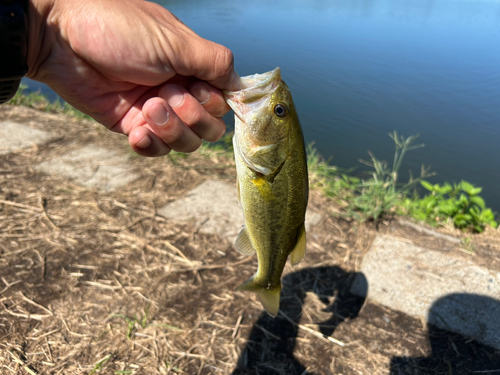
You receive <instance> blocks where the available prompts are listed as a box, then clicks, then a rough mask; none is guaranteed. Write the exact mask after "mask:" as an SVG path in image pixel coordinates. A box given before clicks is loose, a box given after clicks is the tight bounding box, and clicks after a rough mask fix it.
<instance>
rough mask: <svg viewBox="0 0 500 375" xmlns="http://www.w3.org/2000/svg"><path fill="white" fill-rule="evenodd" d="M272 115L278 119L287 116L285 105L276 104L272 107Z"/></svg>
mask: <svg viewBox="0 0 500 375" xmlns="http://www.w3.org/2000/svg"><path fill="white" fill-rule="evenodd" d="M274 113H275V114H276V116H278V117H285V116H286V115H287V114H288V108H287V107H286V105H284V104H281V103H278V104H276V105H275V106H274Z"/></svg>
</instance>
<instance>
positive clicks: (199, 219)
mask: <svg viewBox="0 0 500 375" xmlns="http://www.w3.org/2000/svg"><path fill="white" fill-rule="evenodd" d="M158 214H159V215H162V216H163V217H165V218H168V219H172V220H177V221H181V222H182V221H187V220H195V223H196V225H197V226H198V227H199V230H200V232H202V233H210V234H216V235H218V236H220V237H222V238H227V239H228V240H229V241H231V242H233V243H234V241H235V240H236V237H237V236H238V234H239V233H240V230H241V228H242V226H243V224H244V223H245V219H244V218H243V212H242V210H241V207H240V205H239V203H238V198H237V196H236V184H227V183H224V182H221V181H215V180H208V181H205V182H203V183H202V184H201V185H199V186H197V187H196V188H194V189H193V190H192V191H191V192H189V193H188V195H187V196H186V197H185V198H183V199H178V200H176V201H175V202H172V203H169V204H168V205H166V206H164V207H162V208H160V209H159V210H158ZM321 219H322V216H321V215H320V214H319V213H317V212H314V211H311V210H307V212H306V230H308V229H309V228H310V227H311V226H314V225H317V224H318V223H319V222H320V221H321Z"/></svg>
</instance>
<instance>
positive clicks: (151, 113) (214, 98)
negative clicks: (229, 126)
mask: <svg viewBox="0 0 500 375" xmlns="http://www.w3.org/2000/svg"><path fill="white" fill-rule="evenodd" d="M229 109H230V108H229V106H228V105H227V104H226V102H225V100H224V98H223V96H222V93H221V92H220V90H218V89H216V88H215V87H213V86H211V85H210V84H207V83H206V82H195V83H194V84H192V85H191V86H190V87H189V91H188V90H187V89H185V88H184V87H182V86H179V85H173V84H168V85H165V86H164V87H163V88H162V89H161V90H160V91H159V94H158V97H153V98H151V99H149V100H147V101H146V102H145V103H144V105H143V108H142V115H143V118H144V120H145V121H146V122H147V124H148V125H147V126H141V127H140V129H139V128H136V129H134V130H133V131H131V132H130V134H129V143H130V145H131V147H132V148H133V149H134V151H136V152H137V153H138V154H140V155H145V156H160V155H165V154H167V153H168V152H170V150H171V149H173V150H175V151H179V152H192V151H195V150H196V149H197V148H198V147H199V146H200V145H201V142H202V139H205V140H207V141H210V142H213V141H216V140H218V139H220V137H222V135H224V132H225V130H226V125H225V124H224V121H223V120H222V119H221V118H220V117H222V116H224V115H225V114H226V113H227V112H228V111H229Z"/></svg>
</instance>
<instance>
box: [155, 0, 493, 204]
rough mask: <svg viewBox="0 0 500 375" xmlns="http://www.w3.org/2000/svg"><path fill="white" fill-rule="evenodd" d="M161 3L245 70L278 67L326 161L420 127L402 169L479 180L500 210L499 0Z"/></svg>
mask: <svg viewBox="0 0 500 375" xmlns="http://www.w3.org/2000/svg"><path fill="white" fill-rule="evenodd" d="M158 2H159V3H160V4H162V5H164V6H166V7H167V8H168V9H169V10H171V11H172V12H173V13H174V14H176V15H177V16H178V17H179V18H180V19H181V20H182V21H183V22H184V23H186V24H187V25H188V26H190V27H191V28H192V29H193V30H194V31H196V32H197V33H198V34H200V35H201V36H203V37H205V38H207V39H210V40H213V41H216V42H218V43H221V44H223V45H225V46H227V47H229V48H230V49H231V50H232V51H233V53H234V55H235V61H236V69H237V71H238V72H239V73H240V75H247V74H253V73H262V72H265V71H268V70H271V69H274V68H275V67H276V66H280V67H281V68H282V73H283V77H284V79H285V80H286V82H287V84H288V86H289V87H290V88H291V90H292V93H293V96H294V101H295V103H296V106H297V108H298V111H299V116H300V119H301V122H302V126H303V128H304V133H305V138H306V142H311V141H314V142H315V143H316V147H317V148H318V149H319V151H320V153H321V154H322V155H324V156H325V157H327V158H328V157H331V158H332V161H331V162H332V164H335V165H338V166H341V167H345V168H350V167H353V166H359V169H360V170H364V169H365V168H366V167H364V166H362V165H361V164H360V163H359V162H358V159H359V158H365V159H366V158H368V155H367V151H368V150H371V151H372V152H374V154H375V155H376V156H377V157H378V158H380V159H385V160H388V161H391V160H392V157H393V150H394V146H393V143H392V140H391V139H390V138H389V137H388V133H389V132H391V131H392V130H397V131H398V132H399V133H400V134H403V135H411V134H416V133H419V134H421V137H420V141H421V142H424V143H425V144H426V147H425V148H424V149H420V150H416V151H413V152H410V153H409V154H408V157H407V159H406V162H405V164H404V165H403V168H404V169H409V168H411V169H412V170H413V171H414V172H415V174H418V172H419V169H420V165H421V164H422V163H424V164H426V165H431V166H432V170H433V171H435V172H437V173H438V175H437V176H436V177H433V178H432V179H431V181H434V182H442V181H455V182H458V181H460V180H461V179H465V180H468V181H470V182H472V183H474V184H476V185H479V186H483V188H484V190H483V196H484V197H485V199H486V202H487V204H488V205H489V206H492V207H493V208H494V209H495V210H496V211H497V212H500V190H499V189H498V185H499V183H500V177H499V170H500V147H499V141H500V1H465V0H463V1H434V0H413V1H405V0H373V1H370V0H330V1H326V0H317V1H314V0H295V1H294V0H288V1H270V0H265V1H264V0H253V1H246V2H235V1H232V0H231V1H230V0H217V1H207V0H204V1H185V0H182V1H180V0H179V1H158ZM227 122H228V124H229V125H230V126H232V119H231V116H229V117H228V121H227Z"/></svg>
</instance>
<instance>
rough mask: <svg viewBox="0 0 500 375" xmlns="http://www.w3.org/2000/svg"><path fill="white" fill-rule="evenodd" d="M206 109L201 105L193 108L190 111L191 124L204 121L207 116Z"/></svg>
mask: <svg viewBox="0 0 500 375" xmlns="http://www.w3.org/2000/svg"><path fill="white" fill-rule="evenodd" d="M204 112H205V110H204V109H203V108H202V107H201V106H200V108H195V109H192V110H191V111H190V113H189V122H188V123H189V125H196V124H198V123H200V122H202V121H203V119H204V117H205V113H204Z"/></svg>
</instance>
